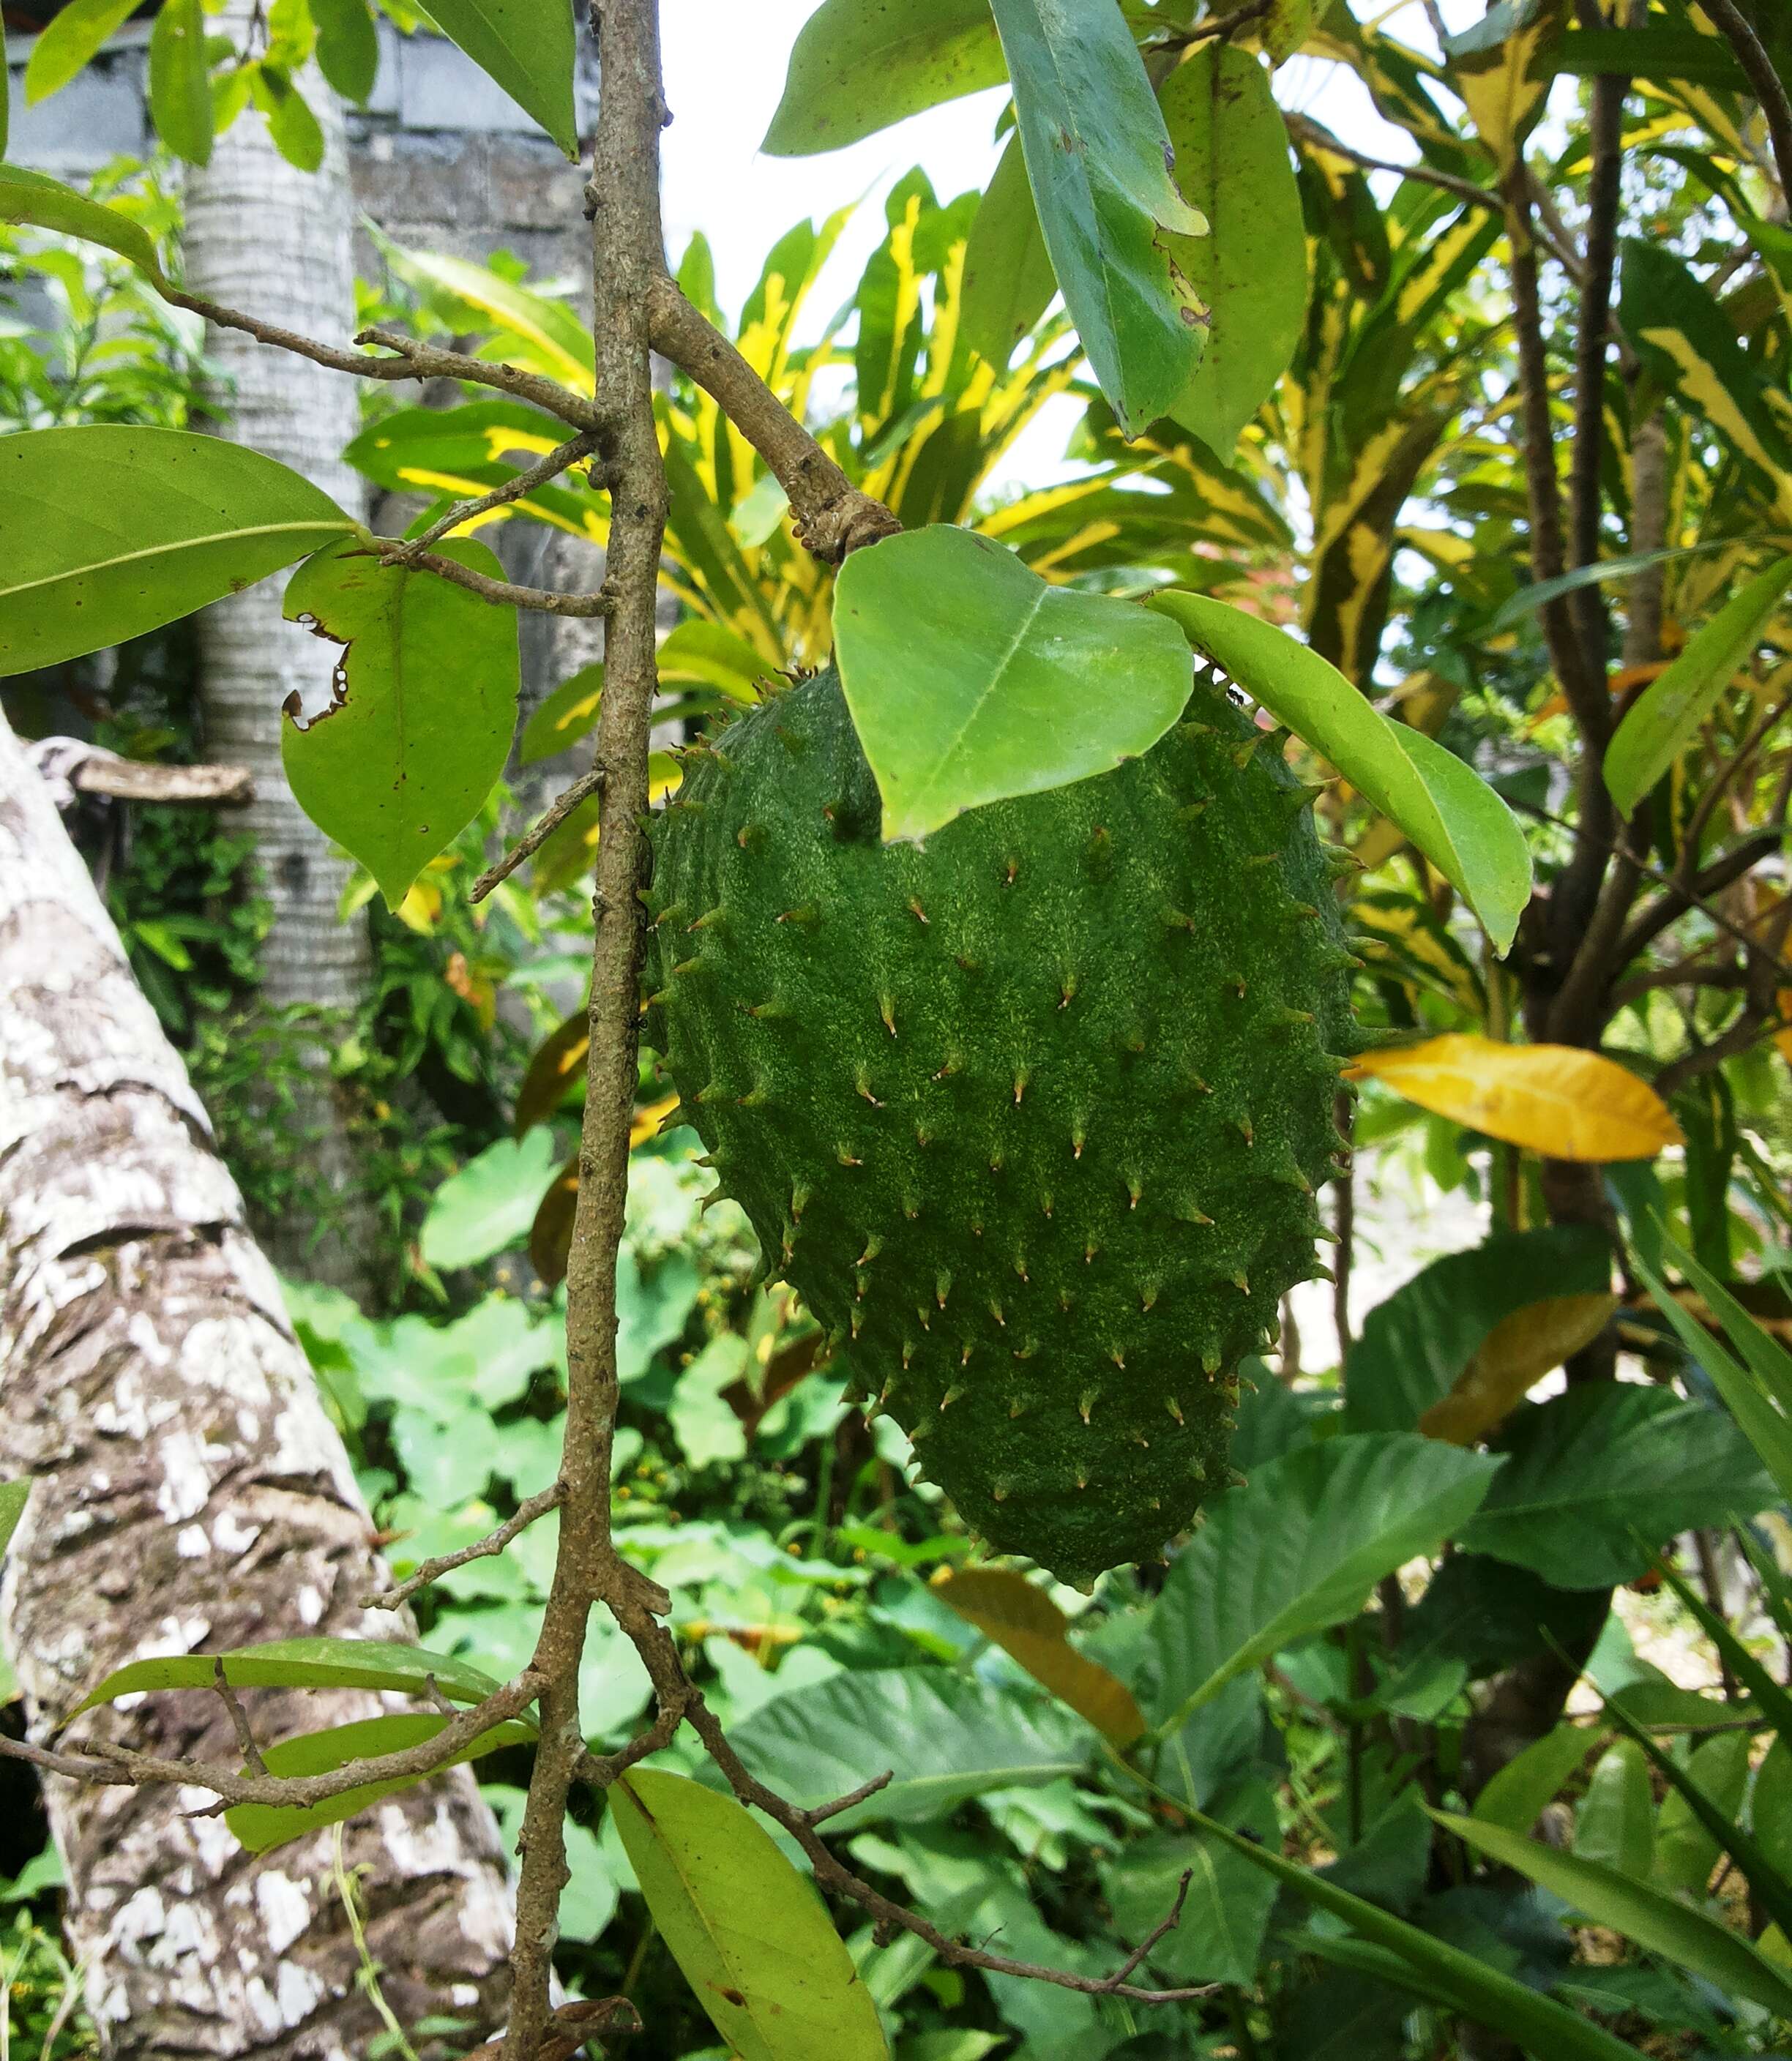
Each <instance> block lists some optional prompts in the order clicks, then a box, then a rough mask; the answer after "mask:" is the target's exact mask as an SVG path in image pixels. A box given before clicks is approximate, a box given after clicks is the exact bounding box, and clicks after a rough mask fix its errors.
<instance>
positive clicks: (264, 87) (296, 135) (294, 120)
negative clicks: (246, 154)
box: [249, 64, 323, 172]
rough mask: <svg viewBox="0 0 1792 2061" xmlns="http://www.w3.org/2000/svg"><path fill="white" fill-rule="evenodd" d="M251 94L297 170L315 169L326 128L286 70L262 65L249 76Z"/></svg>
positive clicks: (276, 141) (283, 153) (280, 148)
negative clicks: (288, 76) (320, 122)
mask: <svg viewBox="0 0 1792 2061" xmlns="http://www.w3.org/2000/svg"><path fill="white" fill-rule="evenodd" d="M249 95H250V98H251V100H252V101H253V102H255V106H256V108H257V109H258V110H259V111H260V113H261V114H263V116H264V117H265V118H266V119H267V133H268V134H269V136H270V137H271V138H272V139H273V143H274V147H275V150H278V151H279V154H280V155H281V156H282V157H283V158H285V159H286V161H287V163H288V164H289V165H291V166H293V167H294V168H295V170H299V171H301V172H315V170H317V168H318V167H319V165H321V164H322V163H323V129H322V128H321V127H320V126H319V122H318V118H317V117H316V115H315V114H313V113H312V112H311V107H310V105H309V104H308V103H307V101H306V98H305V96H304V95H303V94H302V93H301V92H300V91H299V88H298V87H297V86H295V85H294V84H293V82H292V81H291V79H290V78H287V75H286V74H285V73H284V72H282V71H280V70H277V69H276V68H275V66H272V65H267V64H261V65H257V66H256V67H255V70H254V71H252V72H251V74H250V75H249Z"/></svg>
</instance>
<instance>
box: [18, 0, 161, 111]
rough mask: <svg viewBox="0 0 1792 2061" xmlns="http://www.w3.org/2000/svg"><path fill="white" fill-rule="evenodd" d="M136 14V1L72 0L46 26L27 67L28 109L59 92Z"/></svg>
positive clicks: (34, 47)
mask: <svg viewBox="0 0 1792 2061" xmlns="http://www.w3.org/2000/svg"><path fill="white" fill-rule="evenodd" d="M135 11H136V7H135V0H69V4H68V6H66V7H64V8H63V9H62V10H61V11H60V12H59V13H58V14H52V15H51V16H50V19H49V20H48V21H47V22H46V23H45V24H44V26H43V28H42V31H41V32H40V33H39V34H38V40H37V42H35V44H34V45H33V46H32V50H31V54H30V58H28V59H27V60H26V66H25V105H26V106H27V107H35V106H37V104H38V102H39V101H40V100H47V99H48V98H50V94H53V93H56V92H58V91H59V90H61V89H62V87H63V86H66V85H67V84H68V82H69V81H70V79H71V78H74V75H75V74H76V73H77V72H78V71H80V70H82V69H83V68H84V67H85V66H86V63H87V61H88V59H89V58H93V57H97V56H98V54H99V51H100V48H101V46H102V45H103V44H105V43H106V42H109V41H110V38H112V37H113V36H114V34H116V33H117V31H118V30H120V29H122V27H123V26H124V25H125V23H126V22H127V21H128V20H129V19H130V16H131V15H132V14H134V12H135Z"/></svg>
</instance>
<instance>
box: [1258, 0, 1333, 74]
mask: <svg viewBox="0 0 1792 2061" xmlns="http://www.w3.org/2000/svg"><path fill="white" fill-rule="evenodd" d="M1319 12H1320V5H1319V0H1269V13H1268V14H1266V15H1265V17H1264V21H1263V30H1262V34H1263V47H1264V48H1265V50H1267V51H1268V52H1269V62H1270V63H1271V64H1273V65H1281V64H1285V62H1287V61H1288V59H1289V58H1291V57H1293V56H1294V55H1295V54H1297V52H1298V51H1299V50H1300V48H1301V45H1302V44H1303V43H1305V41H1306V40H1307V38H1308V37H1309V36H1310V35H1311V34H1313V23H1314V20H1315V18H1316V17H1317V15H1318V14H1319Z"/></svg>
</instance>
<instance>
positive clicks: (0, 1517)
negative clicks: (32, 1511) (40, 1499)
mask: <svg viewBox="0 0 1792 2061" xmlns="http://www.w3.org/2000/svg"><path fill="white" fill-rule="evenodd" d="M30 1493H31V1484H30V1483H29V1482H28V1481H14V1482H0V1561H3V1560H4V1559H6V1548H7V1547H9V1546H10V1545H11V1543H13V1534H14V1532H15V1531H17V1530H18V1520H19V1519H20V1518H22V1516H23V1515H25V1504H26V1499H27V1498H28V1497H29V1496H30Z"/></svg>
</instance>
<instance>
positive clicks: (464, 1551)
mask: <svg viewBox="0 0 1792 2061" xmlns="http://www.w3.org/2000/svg"><path fill="white" fill-rule="evenodd" d="M565 1500H566V1491H565V1490H564V1489H563V1487H561V1485H560V1484H559V1482H557V1481H555V1482H550V1483H548V1485H547V1487H546V1488H544V1489H543V1490H542V1491H540V1493H539V1495H531V1496H529V1497H527V1498H526V1499H524V1500H523V1502H522V1503H519V1504H518V1505H517V1507H516V1510H515V1514H514V1515H512V1516H510V1517H507V1518H506V1519H504V1521H503V1523H502V1524H500V1525H499V1527H497V1529H496V1530H495V1531H489V1532H487V1534H486V1535H485V1537H484V1538H483V1539H479V1540H477V1541H476V1542H475V1543H474V1544H472V1545H471V1546H463V1547H461V1549H460V1551H459V1552H458V1553H444V1554H443V1555H440V1557H439V1559H434V1560H425V1561H424V1562H423V1564H422V1565H421V1566H420V1567H419V1568H418V1569H417V1571H416V1572H415V1574H413V1575H407V1576H406V1577H405V1579H403V1581H402V1582H400V1583H399V1585H398V1586H397V1587H396V1588H392V1589H386V1590H383V1591H380V1592H379V1593H378V1594H376V1595H367V1596H363V1598H362V1599H361V1607H362V1608H363V1610H387V1611H391V1610H402V1609H403V1607H404V1606H405V1605H406V1604H407V1603H409V1602H410V1600H411V1598H412V1597H413V1596H414V1595H416V1594H417V1592H418V1591H419V1590H420V1589H427V1587H429V1586H430V1584H431V1583H432V1582H439V1581H440V1580H441V1579H442V1577H443V1575H451V1574H452V1573H453V1572H454V1571H455V1568H456V1567H469V1566H471V1563H473V1562H474V1561H475V1560H488V1559H491V1557H492V1556H493V1555H495V1554H498V1553H502V1552H503V1550H504V1548H505V1547H507V1545H509V1543H511V1540H512V1539H516V1538H519V1537H520V1536H521V1535H523V1532H525V1531H527V1530H528V1528H529V1527H530V1526H531V1524H533V1523H535V1519H537V1518H538V1517H545V1516H546V1515H547V1513H548V1511H551V1510H558V1509H559V1507H560V1505H561V1504H562V1503H563V1502H564V1501H565Z"/></svg>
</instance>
